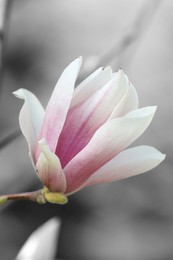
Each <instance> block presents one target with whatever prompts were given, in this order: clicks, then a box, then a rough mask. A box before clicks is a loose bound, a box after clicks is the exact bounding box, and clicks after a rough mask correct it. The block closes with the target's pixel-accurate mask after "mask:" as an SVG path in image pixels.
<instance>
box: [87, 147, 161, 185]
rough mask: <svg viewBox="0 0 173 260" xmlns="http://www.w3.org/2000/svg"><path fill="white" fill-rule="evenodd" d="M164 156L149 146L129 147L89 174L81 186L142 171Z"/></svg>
mask: <svg viewBox="0 0 173 260" xmlns="http://www.w3.org/2000/svg"><path fill="white" fill-rule="evenodd" d="M165 157H166V156H165V154H162V153H161V152H159V151H158V150H157V149H155V148H154V147H151V146H138V147H134V148H129V149H127V150H124V151H122V152H121V153H119V154H118V155H117V156H115V157H114V158H113V159H111V160H110V161H109V162H107V163H106V164H104V165H103V166H102V167H101V168H100V169H99V170H97V171H96V172H95V173H94V174H93V175H91V176H90V177H89V178H88V179H87V181H86V182H85V184H84V185H83V188H84V187H87V186H91V185H96V184H100V183H106V182H113V181H117V180H121V179H125V178H128V177H130V176H135V175H138V174H141V173H144V172H146V171H149V170H151V169H153V168H155V167H156V166H157V165H159V164H160V163H161V162H162V161H163V160H164V159H165Z"/></svg>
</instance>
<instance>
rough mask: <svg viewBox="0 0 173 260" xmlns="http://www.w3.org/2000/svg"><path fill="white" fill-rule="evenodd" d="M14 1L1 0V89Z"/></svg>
mask: <svg viewBox="0 0 173 260" xmlns="http://www.w3.org/2000/svg"><path fill="white" fill-rule="evenodd" d="M11 3H12V1H10V0H0V88H1V89H2V78H3V72H4V54H5V46H6V37H5V36H6V34H7V29H8V20H9V19H8V17H9V10H10V6H11Z"/></svg>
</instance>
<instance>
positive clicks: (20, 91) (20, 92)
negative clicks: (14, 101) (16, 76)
mask: <svg viewBox="0 0 173 260" xmlns="http://www.w3.org/2000/svg"><path fill="white" fill-rule="evenodd" d="M12 94H13V95H14V96H15V97H17V98H22V99H23V88H20V89H17V90H15V91H13V92H12Z"/></svg>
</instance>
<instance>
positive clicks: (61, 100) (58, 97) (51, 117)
mask: <svg viewBox="0 0 173 260" xmlns="http://www.w3.org/2000/svg"><path fill="white" fill-rule="evenodd" d="M81 62H82V59H81V58H77V59H75V60H74V61H73V62H72V63H71V64H70V65H69V66H68V67H67V68H66V69H65V70H64V72H63V73H62V75H61V77H60V79H59V81H58V82H57V84H56V86H55V89H54V91H53V93H52V96H51V98H50V100H49V103H48V105H47V108H46V112H45V117H44V121H43V124H42V129H41V133H40V138H39V139H42V138H44V139H45V140H46V142H47V143H48V145H49V147H50V150H51V151H52V152H55V150H56V146H57V142H58V138H59V135H60V133H61V130H62V128H63V125H64V122H65V119H66V115H67V112H68V109H69V106H70V102H71V99H72V95H73V91H74V84H75V81H76V78H77V75H78V72H79V69H80V66H81ZM37 156H38V155H36V157H37Z"/></svg>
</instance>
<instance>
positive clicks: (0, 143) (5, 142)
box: [0, 129, 21, 149]
mask: <svg viewBox="0 0 173 260" xmlns="http://www.w3.org/2000/svg"><path fill="white" fill-rule="evenodd" d="M20 135H21V131H20V130H19V129H17V130H15V131H14V132H12V133H11V134H9V135H7V136H6V137H5V138H3V139H2V140H0V149H2V148H4V147H5V146H7V145H8V144H10V143H11V142H12V141H14V140H15V139H16V138H17V137H18V136H20Z"/></svg>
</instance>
